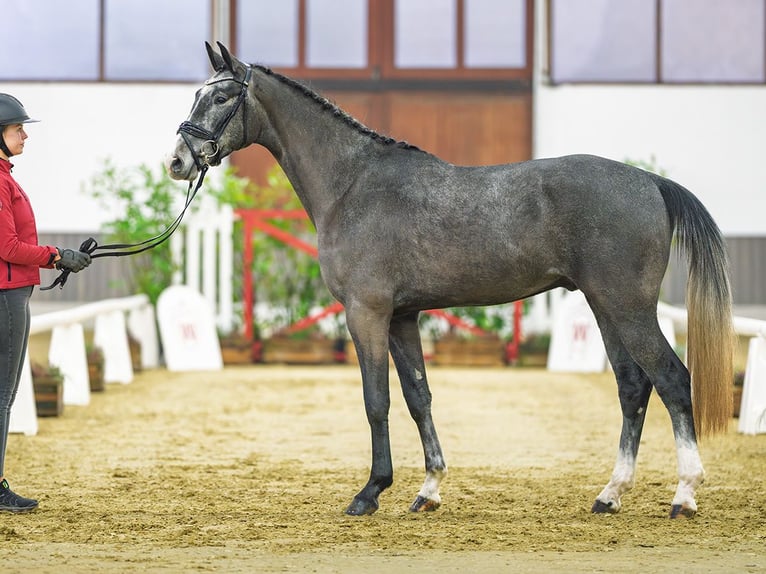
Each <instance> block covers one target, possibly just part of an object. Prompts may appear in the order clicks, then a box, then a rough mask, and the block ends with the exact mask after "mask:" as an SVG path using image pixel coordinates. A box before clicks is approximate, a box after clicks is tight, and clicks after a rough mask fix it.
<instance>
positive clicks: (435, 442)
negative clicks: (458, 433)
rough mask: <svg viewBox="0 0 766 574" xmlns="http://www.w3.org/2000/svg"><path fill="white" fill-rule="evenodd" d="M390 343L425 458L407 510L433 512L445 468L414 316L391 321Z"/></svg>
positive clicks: (437, 506) (415, 314)
mask: <svg viewBox="0 0 766 574" xmlns="http://www.w3.org/2000/svg"><path fill="white" fill-rule="evenodd" d="M389 343H390V347H391V354H392V356H393V358H394V363H395V364H396V370H397V372H398V374H399V380H400V381H401V385H402V392H403V393H404V399H405V401H406V402H407V408H408V409H409V411H410V415H411V416H412V418H413V420H414V421H415V424H416V425H417V427H418V433H419V434H420V441H421V442H422V443H423V454H424V455H425V466H426V479H425V482H423V486H422V488H421V489H420V492H419V493H418V495H417V497H416V498H415V502H413V503H412V506H410V511H412V512H422V511H429V510H436V509H437V508H439V505H440V504H441V497H440V495H439V485H440V484H441V481H442V479H443V478H444V476H445V475H446V474H447V465H446V463H445V462H444V456H443V454H442V449H441V445H440V444H439V437H438V436H437V435H436V428H435V427H434V423H433V418H432V417H431V391H430V390H429V388H428V381H427V379H426V369H425V363H424V361H423V349H422V347H421V344H420V332H419V331H418V314H417V313H412V314H409V315H405V316H401V317H394V318H393V319H392V320H391V327H390V330H389Z"/></svg>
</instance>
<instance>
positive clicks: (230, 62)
mask: <svg viewBox="0 0 766 574" xmlns="http://www.w3.org/2000/svg"><path fill="white" fill-rule="evenodd" d="M217 44H218V49H219V50H221V56H222V57H223V61H224V62H226V67H227V68H228V69H229V70H231V71H232V72H233V71H234V60H235V58H234V57H233V56H232V55H231V54H230V53H229V50H228V48H226V46H224V45H223V44H221V43H220V42H217Z"/></svg>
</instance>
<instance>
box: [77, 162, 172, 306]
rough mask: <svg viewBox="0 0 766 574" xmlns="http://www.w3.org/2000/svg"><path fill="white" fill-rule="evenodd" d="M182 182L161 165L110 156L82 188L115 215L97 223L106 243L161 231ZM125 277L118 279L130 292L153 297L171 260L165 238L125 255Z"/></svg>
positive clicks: (135, 239)
mask: <svg viewBox="0 0 766 574" xmlns="http://www.w3.org/2000/svg"><path fill="white" fill-rule="evenodd" d="M181 189H182V188H181V186H180V185H179V184H178V183H176V182H174V181H172V180H171V179H170V178H169V177H168V176H167V174H166V173H165V170H164V169H163V168H160V169H159V171H155V170H152V169H151V168H149V167H148V166H146V165H143V164H142V165H140V166H138V167H132V168H119V167H117V166H115V165H114V163H113V162H112V161H111V160H110V159H106V160H104V162H103V168H102V170H101V171H100V172H98V173H96V174H95V175H94V176H93V177H92V178H91V180H90V182H89V183H88V184H87V185H86V187H85V191H86V192H88V193H90V195H91V196H92V197H93V198H95V199H96V200H97V201H99V203H100V205H101V206H102V207H103V208H104V209H105V210H107V211H109V212H111V213H113V214H115V216H114V218H113V219H111V220H110V221H107V222H106V223H104V224H103V226H102V231H103V232H104V234H105V236H106V239H105V241H106V243H137V242H141V241H144V240H146V239H149V238H151V237H155V236H156V235H158V234H160V233H162V232H163V231H164V230H165V229H167V227H168V226H169V225H170V224H171V223H172V222H173V220H174V219H175V218H176V216H177V214H178V213H177V211H178V203H179V202H178V197H179V195H180V194H182V193H183V192H182V191H181ZM125 259H126V260H127V264H128V265H129V269H130V273H129V276H128V277H125V278H123V279H122V281H124V282H125V283H126V284H127V288H128V289H129V290H130V291H132V292H134V293H146V295H148V296H149V299H150V300H151V301H152V303H156V302H157V298H158V297H159V295H160V293H161V292H162V290H163V289H165V287H167V286H168V285H170V280H171V276H172V274H173V271H174V268H173V262H172V257H171V254H170V244H169V243H168V242H164V243H162V244H160V245H158V246H157V247H155V248H153V249H149V250H147V251H145V252H144V253H141V254H139V255H133V256H130V257H126V258H125Z"/></svg>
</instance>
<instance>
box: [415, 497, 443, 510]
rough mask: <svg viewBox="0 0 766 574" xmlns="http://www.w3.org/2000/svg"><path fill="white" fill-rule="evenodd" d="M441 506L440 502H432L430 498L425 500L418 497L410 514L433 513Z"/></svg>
mask: <svg viewBox="0 0 766 574" xmlns="http://www.w3.org/2000/svg"><path fill="white" fill-rule="evenodd" d="M440 506H441V502H439V501H438V500H431V499H430V498H424V497H422V496H420V495H418V497H417V498H416V499H415V502H413V503H412V506H410V512H433V511H434V510H436V509H437V508H439V507H440Z"/></svg>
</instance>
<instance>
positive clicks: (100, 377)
mask: <svg viewBox="0 0 766 574" xmlns="http://www.w3.org/2000/svg"><path fill="white" fill-rule="evenodd" d="M86 356H87V359H88V380H89V381H90V391H91V392H92V393H94V392H95V393H99V392H102V391H103V390H104V388H105V385H104V353H103V352H102V351H101V349H100V348H97V347H94V348H91V349H89V350H88V351H87V353H86Z"/></svg>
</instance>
